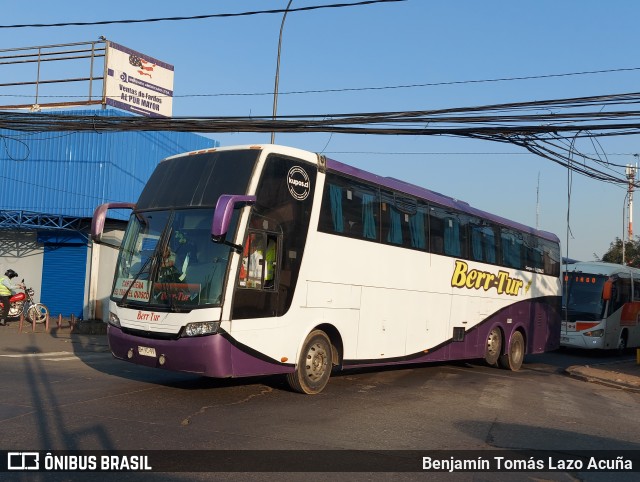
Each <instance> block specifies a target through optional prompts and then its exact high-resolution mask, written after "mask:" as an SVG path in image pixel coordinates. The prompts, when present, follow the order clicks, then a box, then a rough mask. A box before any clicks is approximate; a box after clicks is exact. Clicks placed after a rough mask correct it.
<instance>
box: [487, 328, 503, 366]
mask: <svg viewBox="0 0 640 482" xmlns="http://www.w3.org/2000/svg"><path fill="white" fill-rule="evenodd" d="M501 350H502V336H501V334H500V329H499V328H493V329H492V330H491V331H490V332H489V336H487V346H486V347H485V350H484V360H485V361H486V362H487V365H489V366H495V364H496V363H497V362H498V358H500V351H501Z"/></svg>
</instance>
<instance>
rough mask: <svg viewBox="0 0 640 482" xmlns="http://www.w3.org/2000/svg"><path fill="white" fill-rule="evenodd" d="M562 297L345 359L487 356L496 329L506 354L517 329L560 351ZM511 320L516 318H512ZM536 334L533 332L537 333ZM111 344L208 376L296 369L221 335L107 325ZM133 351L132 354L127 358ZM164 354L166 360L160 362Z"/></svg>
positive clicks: (139, 360)
mask: <svg viewBox="0 0 640 482" xmlns="http://www.w3.org/2000/svg"><path fill="white" fill-rule="evenodd" d="M559 305H560V298H559V297H546V298H539V299H534V300H527V301H522V302H519V303H516V304H514V305H511V306H509V307H507V308H504V309H503V310H500V311H498V312H496V313H494V314H493V315H491V316H489V317H488V318H487V319H486V320H484V321H483V322H482V323H481V324H480V325H478V326H477V327H476V328H474V329H472V330H470V331H469V332H467V333H466V336H465V339H464V341H459V342H454V341H451V340H449V341H447V342H445V343H443V344H442V345H440V346H437V347H433V348H431V349H429V351H428V352H426V350H425V352H424V353H415V354H413V355H408V356H403V357H399V358H396V359H386V360H384V359H380V360H344V366H345V368H358V367H376V366H379V367H381V366H393V365H406V364H415V363H423V362H438V361H449V360H463V359H480V358H483V357H484V352H485V346H486V340H487V337H488V335H489V332H490V331H491V330H492V329H493V328H494V327H499V328H500V329H501V331H502V334H503V338H504V341H503V346H502V348H503V352H504V350H505V347H507V346H508V345H509V340H510V339H511V336H512V335H513V333H514V332H515V331H516V330H520V331H522V332H523V333H524V338H525V346H526V350H525V351H526V353H527V354H535V353H543V352H546V351H552V350H556V349H558V348H559V346H560V321H559V319H558V317H557V314H555V313H556V311H557V310H558V309H559ZM554 319H556V320H558V321H557V323H554V324H551V325H549V330H548V331H546V330H541V329H540V327H541V326H543V325H546V324H547V323H546V322H545V320H554ZM507 320H511V321H507ZM532 334H534V335H532ZM108 335H109V346H110V348H111V352H112V353H113V355H114V356H115V357H116V358H120V359H122V360H125V361H130V362H133V363H136V364H139V365H144V366H148V367H153V368H164V369H167V370H173V371H181V372H187V373H197V374H199V375H204V376H208V377H215V378H227V377H246V376H259V375H274V374H282V373H291V372H293V370H294V367H293V365H291V364H281V363H277V362H275V361H274V362H269V361H267V360H265V359H261V358H257V357H256V356H254V355H253V354H252V353H249V352H247V351H243V350H242V349H241V348H239V347H238V346H236V345H234V344H233V343H231V342H230V341H229V340H227V339H226V338H225V337H223V336H221V335H211V336H202V337H194V338H180V339H178V340H158V339H150V338H143V337H138V336H134V335H128V334H125V333H123V331H122V330H121V329H119V328H115V327H113V326H111V325H109V326H108ZM139 346H143V347H149V348H154V349H155V351H156V356H155V357H150V356H144V355H140V354H139V353H138V347H139ZM129 350H132V352H131V353H132V358H131V359H129V358H128V353H129ZM160 355H164V357H165V360H166V362H165V364H164V365H163V366H161V365H160V364H159V362H158V358H159V356H160Z"/></svg>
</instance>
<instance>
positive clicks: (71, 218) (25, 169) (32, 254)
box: [0, 110, 218, 318]
mask: <svg viewBox="0 0 640 482" xmlns="http://www.w3.org/2000/svg"><path fill="white" fill-rule="evenodd" d="M56 113H64V114H76V115H92V116H122V115H127V114H125V113H123V112H121V111H113V110H90V111H89V110H84V111H68V112H59V111H58V112H56ZM217 145H218V143H217V142H216V141H214V140H212V139H209V138H206V137H203V136H199V135H195V134H191V133H178V132H102V133H101V132H85V133H69V132H42V133H32V132H29V133H25V132H16V131H9V130H3V129H0V186H1V187H0V272H1V273H4V271H5V270H6V269H7V268H13V269H15V270H16V271H17V272H18V273H19V275H20V278H23V277H24V278H26V283H27V284H28V285H29V286H32V287H33V288H34V289H35V290H36V292H37V293H38V292H39V293H40V296H39V298H40V301H42V302H43V303H45V304H46V305H47V306H48V307H49V310H50V313H51V314H52V315H54V316H57V315H58V314H62V315H63V316H65V317H66V316H70V315H71V314H73V315H75V316H76V317H79V318H82V317H83V313H84V315H85V317H86V313H87V309H86V308H87V304H88V303H90V302H91V301H92V299H91V296H90V295H89V291H90V287H89V275H90V273H91V270H92V259H91V251H92V249H93V247H92V244H91V243H90V241H89V239H88V230H89V226H90V218H91V216H92V215H93V211H94V209H95V208H96V206H98V205H99V204H102V203H104V202H110V201H127V202H135V201H136V200H137V199H138V196H139V195H140V192H141V190H142V188H143V186H144V184H145V182H146V181H147V180H148V179H149V176H150V175H151V172H152V171H153V169H154V168H155V166H156V164H157V163H158V162H159V161H160V160H161V159H163V158H165V157H168V156H171V155H174V154H177V153H180V152H185V151H190V150H196V149H206V148H211V147H216V146H217ZM109 215H110V216H113V218H112V219H114V220H117V219H120V220H124V219H126V217H127V216H128V213H126V212H121V213H118V212H113V213H111V212H110V213H109ZM93 261H94V262H95V261H96V260H95V259H94V260H93ZM103 264H104V263H103ZM105 271H106V272H107V274H105V275H104V276H103V278H104V280H106V279H108V278H109V276H112V275H113V271H112V270H111V273H110V275H109V274H108V270H103V272H105ZM104 280H103V282H102V284H105V283H107V281H104ZM38 281H39V284H38ZM108 288H110V286H108ZM105 289H106V288H104V287H102V291H103V292H104V291H105ZM99 317H100V316H99Z"/></svg>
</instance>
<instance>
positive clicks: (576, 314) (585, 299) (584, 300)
mask: <svg viewBox="0 0 640 482" xmlns="http://www.w3.org/2000/svg"><path fill="white" fill-rule="evenodd" d="M607 278H608V277H607V276H602V275H592V274H584V273H571V274H568V275H565V285H564V287H563V290H562V306H563V308H564V309H565V310H566V314H567V317H568V319H569V320H570V321H575V320H584V321H588V320H601V319H602V318H603V317H604V308H605V303H604V300H603V299H602V288H603V286H604V283H605V281H606V280H607Z"/></svg>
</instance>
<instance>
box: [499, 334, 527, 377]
mask: <svg viewBox="0 0 640 482" xmlns="http://www.w3.org/2000/svg"><path fill="white" fill-rule="evenodd" d="M523 361H524V338H523V337H522V333H520V332H519V331H516V332H515V333H513V335H511V340H510V341H509V347H508V349H507V353H505V354H504V355H502V356H501V357H500V358H499V359H498V364H499V365H500V366H501V367H502V368H506V369H508V370H512V371H514V372H515V371H517V370H520V367H521V366H522V362H523Z"/></svg>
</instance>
